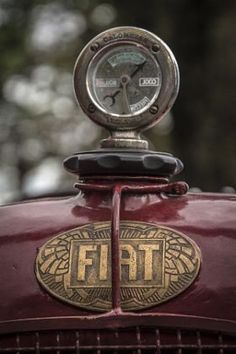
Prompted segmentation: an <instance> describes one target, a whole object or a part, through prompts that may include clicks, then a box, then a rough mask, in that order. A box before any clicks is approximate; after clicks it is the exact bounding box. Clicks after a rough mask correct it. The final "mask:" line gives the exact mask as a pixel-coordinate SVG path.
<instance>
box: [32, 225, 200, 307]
mask: <svg viewBox="0 0 236 354" xmlns="http://www.w3.org/2000/svg"><path fill="white" fill-rule="evenodd" d="M110 234H111V224H110V222H101V223H95V224H89V225H84V226H81V227H78V228H76V229H72V230H68V231H66V232H64V233H62V234H60V235H57V236H55V237H54V238H52V239H51V240H49V241H48V242H47V243H45V244H44V245H43V246H42V247H41V248H40V251H39V254H38V256H37V258H36V276H37V279H38V281H39V282H40V284H41V285H42V286H43V287H44V288H45V289H46V290H47V291H48V292H49V293H51V294H52V295H54V296H56V297H57V298H59V299H61V300H63V301H65V302H68V303H70V304H72V305H75V306H79V307H83V308H86V309H90V310H98V311H106V310H110V309H111V244H110ZM200 263H201V254H200V250H199V248H198V246H197V245H196V244H195V242H194V241H193V240H191V239H190V238H189V237H187V236H186V235H183V234H182V233H179V232H178V231H176V230H172V229H169V228H166V227H162V226H157V225H153V224H149V223H144V222H131V221H121V224H120V267H121V305H122V309H123V310H125V311H129V310H140V309H142V308H147V307H151V306H154V305H158V304H160V303H162V302H164V301H167V300H169V299H171V298H173V297H175V296H176V295H178V294H180V293H181V292H182V291H184V290H185V289H186V288H188V287H189V286H190V285H191V284H192V282H193V281H194V279H195V278H196V276H197V274H198V272H199V268H200Z"/></svg>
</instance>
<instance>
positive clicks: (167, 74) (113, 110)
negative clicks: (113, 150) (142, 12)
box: [74, 27, 179, 143]
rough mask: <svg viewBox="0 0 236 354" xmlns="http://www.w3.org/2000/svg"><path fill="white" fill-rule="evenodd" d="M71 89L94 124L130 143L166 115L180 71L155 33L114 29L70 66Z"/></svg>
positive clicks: (133, 29) (136, 29)
mask: <svg viewBox="0 0 236 354" xmlns="http://www.w3.org/2000/svg"><path fill="white" fill-rule="evenodd" d="M74 87H75V94H76V97H77V100H78V102H79V104H80V106H81V107H82V109H83V110H84V112H85V113H86V114H87V115H88V116H89V117H90V118H91V119H92V120H93V121H95V122H96V123H98V124H100V125H102V126H104V127H105V128H108V129H109V130H110V131H111V132H112V136H113V137H114V136H115V135H116V136H117V137H118V136H123V138H124V139H125V138H127V137H130V139H132V137H133V138H134V137H135V136H136V138H137V137H138V135H139V133H140V131H142V130H144V129H147V128H148V127H150V126H152V125H153V124H154V123H156V122H158V121H159V120H160V119H161V118H162V117H163V116H164V114H166V113H167V112H168V111H169V109H170V108H171V106H172V105H173V103H174V101H175V98H176V96H177V93H178V88H179V71H178V66H177V63H176V60H175V58H174V56H173V54H172V52H171V50H170V49H169V47H168V46H167V45H166V44H165V43H164V42H163V41H162V40H161V39H160V38H158V37H157V36H156V35H154V34H153V33H150V32H148V31H145V30H143V29H140V28H135V27H117V28H112V29H109V30H107V31H105V32H103V33H101V34H99V35H98V36H97V37H95V38H94V39H92V41H90V42H89V43H88V44H87V45H86V47H85V48H84V49H83V51H82V52H81V54H80V55H79V57H78V59H77V62H76V65H75V71H74ZM122 132H123V133H122ZM124 132H125V134H124ZM122 134H123V135H122ZM121 140H122V139H120V143H121ZM126 141H127V140H126Z"/></svg>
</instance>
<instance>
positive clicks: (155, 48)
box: [152, 43, 160, 53]
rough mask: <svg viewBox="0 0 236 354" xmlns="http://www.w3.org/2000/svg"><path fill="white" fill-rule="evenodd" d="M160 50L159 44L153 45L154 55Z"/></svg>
mask: <svg viewBox="0 0 236 354" xmlns="http://www.w3.org/2000/svg"><path fill="white" fill-rule="evenodd" d="M159 50H160V46H159V44H157V43H154V44H153V45H152V51H153V52H154V53H157V52H158V51H159Z"/></svg>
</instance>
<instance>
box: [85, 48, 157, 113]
mask: <svg viewBox="0 0 236 354" xmlns="http://www.w3.org/2000/svg"><path fill="white" fill-rule="evenodd" d="M161 82H162V73H161V69H160V65H159V63H158V62H157V61H156V60H155V57H154V56H153V55H152V54H151V53H149V51H148V50H146V49H145V48H144V47H142V46H139V47H137V46H136V45H131V44H128V43H127V44H123V45H116V46H114V48H112V49H111V50H108V51H105V53H104V52H103V51H102V52H101V53H99V55H97V56H95V57H94V58H93V60H91V63H90V65H89V68H88V72H87V87H88V91H89V95H90V97H91V99H92V101H93V103H94V104H95V106H97V108H98V109H100V110H102V111H103V112H104V113H109V114H111V115H114V116H120V115H121V116H133V115H138V114H141V113H142V112H144V111H145V110H147V109H148V108H149V107H150V106H151V105H152V103H153V102H155V100H156V99H157V97H158V95H159V92H160V88H161Z"/></svg>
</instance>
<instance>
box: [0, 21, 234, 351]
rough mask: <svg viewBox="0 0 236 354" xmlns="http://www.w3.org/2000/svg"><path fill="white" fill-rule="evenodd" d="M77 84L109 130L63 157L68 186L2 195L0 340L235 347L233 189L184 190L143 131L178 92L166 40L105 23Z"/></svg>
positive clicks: (175, 163) (2, 344)
mask: <svg viewBox="0 0 236 354" xmlns="http://www.w3.org/2000/svg"><path fill="white" fill-rule="evenodd" d="M74 87H75V93H76V97H77V99H78V102H79V104H80V106H81V107H82V109H83V110H84V112H85V113H86V114H87V115H88V117H90V119H92V120H93V121H94V122H96V123H98V124H100V125H102V126H103V127H105V128H107V129H108V130H109V131H110V136H109V138H107V139H104V140H103V141H102V142H101V146H100V149H98V150H95V151H85V152H80V153H78V154H75V155H72V156H70V157H69V158H67V159H66V160H65V162H64V166H65V168H66V170H68V171H69V172H72V173H74V174H76V175H77V176H78V182H77V183H76V185H75V188H77V189H78V194H77V195H76V196H73V197H66V198H65V197H63V198H60V197H59V198H50V199H41V200H30V201H26V202H20V203H15V204H11V205H7V206H3V207H1V208H0V220H1V228H0V265H1V266H0V279H1V291H0V353H32V352H34V353H80V352H82V353H84V352H88V353H105V352H107V353H118V352H124V353H137V354H139V353H154V352H155V353H162V354H163V353H178V354H181V353H183V354H184V353H198V354H201V353H219V354H223V353H236V301H235V299H236V217H235V216H236V197H235V196H234V195H221V194H212V193H201V194H197V193H196V194H194V193H190V192H188V185H187V184H186V183H185V182H181V181H171V178H172V177H173V176H175V175H177V174H178V173H179V172H180V171H181V170H182V168H183V164H182V162H181V161H180V160H179V159H177V158H175V157H174V156H172V155H170V154H167V153H160V152H156V151H151V150H149V148H148V142H147V141H146V140H145V139H144V138H143V137H141V135H140V133H141V132H143V131H144V130H145V129H147V128H149V127H151V126H153V125H154V124H155V123H156V122H158V121H159V120H160V119H161V118H162V117H163V116H164V115H165V114H166V113H167V112H168V111H169V110H170V108H171V106H172V104H173V103H174V101H175V98H176V96H177V93H178V87H179V72H178V66H177V63H176V60H175V58H174V56H173V54H172V52H171V51H170V49H169V48H168V46H167V45H166V44H165V43H164V42H163V41H162V40H160V39H159V38H158V37H157V36H156V35H154V34H152V33H150V32H147V31H145V30H142V29H139V28H133V27H118V28H113V29H110V30H107V31H105V32H103V33H101V34H99V35H98V36H97V37H95V38H94V39H92V40H91V41H90V42H89V43H88V44H87V46H86V47H85V48H84V50H83V51H82V53H81V54H80V55H79V57H78V60H77V62H76V65H75V71H74Z"/></svg>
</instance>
